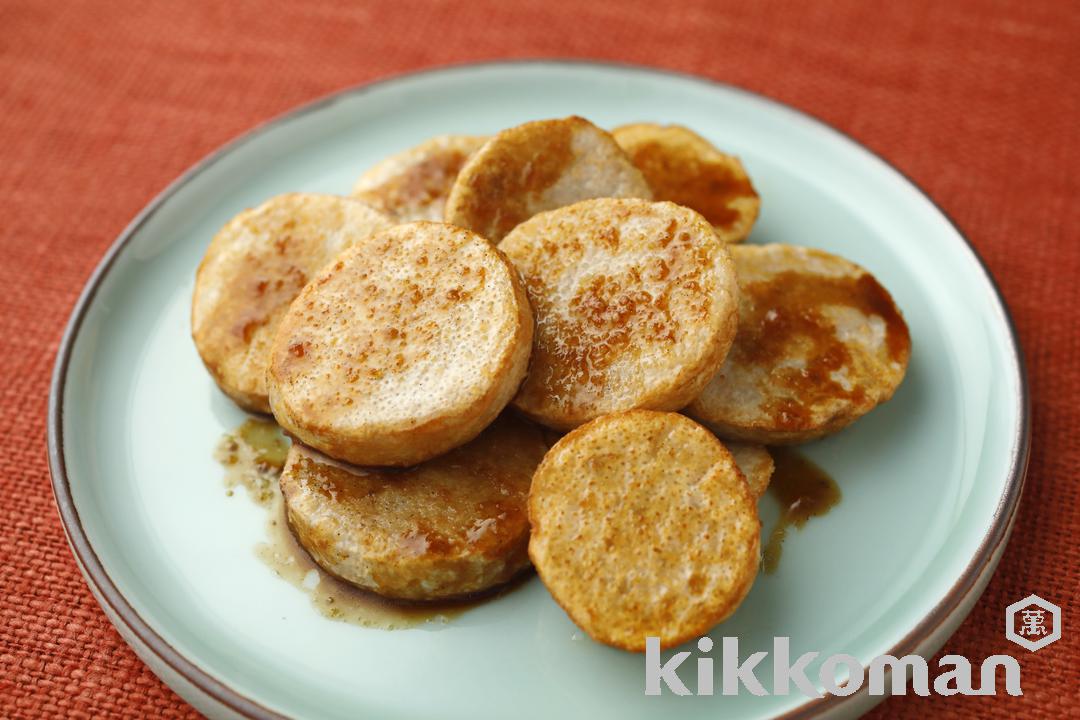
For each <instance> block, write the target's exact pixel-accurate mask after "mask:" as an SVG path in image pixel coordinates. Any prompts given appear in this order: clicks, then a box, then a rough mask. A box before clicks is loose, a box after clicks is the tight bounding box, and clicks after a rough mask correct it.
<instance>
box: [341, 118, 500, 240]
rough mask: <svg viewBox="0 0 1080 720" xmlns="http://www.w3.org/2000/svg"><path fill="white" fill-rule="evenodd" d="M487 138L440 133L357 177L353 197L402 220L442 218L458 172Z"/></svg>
mask: <svg viewBox="0 0 1080 720" xmlns="http://www.w3.org/2000/svg"><path fill="white" fill-rule="evenodd" d="M486 139H487V138H483V137H472V136H467V135H446V136H440V137H435V138H432V139H431V140H428V141H426V142H424V143H421V144H420V145H418V146H417V147H414V148H410V149H408V150H406V151H404V152H401V153H399V154H397V155H393V156H391V157H389V158H386V159H385V160H383V161H382V162H380V163H378V164H377V165H375V166H374V167H372V168H371V169H370V170H368V171H367V172H366V173H364V174H363V175H362V176H361V177H360V179H359V180H357V182H356V185H355V186H354V187H353V193H352V194H353V197H355V198H357V199H359V200H363V201H364V202H366V203H368V204H370V205H371V206H372V207H374V208H376V209H377V210H380V211H381V212H384V213H386V214H387V215H390V216H391V217H393V218H394V219H396V220H398V221H399V222H408V221H410V220H442V219H443V208H444V206H445V205H446V198H447V196H448V195H449V194H450V188H451V187H453V185H454V180H456V179H457V176H458V172H459V171H460V170H461V168H462V166H464V165H465V162H466V161H467V160H468V159H469V158H470V157H471V156H472V154H473V153H474V152H476V150H477V148H479V147H480V146H481V145H483V144H484V142H485V140H486Z"/></svg>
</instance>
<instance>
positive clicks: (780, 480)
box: [764, 447, 842, 574]
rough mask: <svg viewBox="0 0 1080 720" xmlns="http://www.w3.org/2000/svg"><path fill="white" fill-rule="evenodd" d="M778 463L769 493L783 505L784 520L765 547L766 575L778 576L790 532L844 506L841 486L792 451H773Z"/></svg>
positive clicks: (779, 448) (781, 448) (779, 523)
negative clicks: (810, 520) (785, 543)
mask: <svg viewBox="0 0 1080 720" xmlns="http://www.w3.org/2000/svg"><path fill="white" fill-rule="evenodd" d="M769 452H770V453H771V454H772V456H773V461H774V462H775V463H776V469H775V470H774V471H773V475H772V479H771V480H770V481H769V489H768V492H769V493H771V494H772V495H773V497H775V498H776V499H777V500H778V501H779V503H780V508H781V510H780V518H779V519H778V520H777V521H776V527H774V528H773V531H772V533H770V534H769V540H768V542H766V543H765V551H764V568H765V573H766V574H772V573H774V572H776V568H777V567H779V565H780V556H781V554H782V553H783V549H784V547H783V546H784V538H786V537H787V533H788V528H791V527H794V528H801V527H802V526H803V525H805V524H806V521H807V520H809V519H810V518H812V517H821V516H823V515H825V514H827V513H828V512H829V511H830V510H832V509H833V508H834V507H836V506H837V505H838V504H839V503H840V499H841V497H842V495H841V493H840V486H839V485H837V484H836V481H835V480H833V479H832V477H830V476H829V474H828V473H826V472H825V471H824V470H822V469H821V468H820V467H818V466H817V465H815V464H814V463H813V462H811V461H810V460H808V459H807V458H805V457H803V456H802V455H801V454H800V453H798V452H796V451H795V450H792V449H790V448H784V447H770V448H769Z"/></svg>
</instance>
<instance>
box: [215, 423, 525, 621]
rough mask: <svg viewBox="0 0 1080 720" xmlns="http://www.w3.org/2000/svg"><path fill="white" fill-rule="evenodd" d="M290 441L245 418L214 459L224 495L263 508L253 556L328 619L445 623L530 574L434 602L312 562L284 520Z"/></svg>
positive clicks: (272, 427) (274, 428)
mask: <svg viewBox="0 0 1080 720" xmlns="http://www.w3.org/2000/svg"><path fill="white" fill-rule="evenodd" d="M288 449H289V440H288V438H286V437H285V435H284V434H283V433H282V431H281V429H280V428H279V427H278V426H277V424H276V423H275V422H273V421H272V420H266V419H262V418H249V419H248V420H245V421H244V422H243V423H242V424H241V425H240V426H239V427H237V428H236V429H235V430H233V431H232V432H229V433H226V434H225V435H224V436H222V438H221V440H220V441H219V443H218V446H217V448H216V449H215V452H214V458H215V459H216V460H217V461H218V462H220V463H221V464H222V465H223V466H224V467H225V470H226V475H225V487H226V494H228V495H232V494H233V492H234V489H235V488H236V486H238V485H242V486H243V487H245V488H246V489H247V491H248V494H249V496H250V497H251V499H252V500H254V501H255V502H256V503H257V504H259V505H261V506H262V507H264V508H266V509H267V511H268V513H267V522H266V541H265V542H262V543H259V544H258V545H257V546H256V547H255V554H256V556H257V557H258V558H259V559H260V560H261V561H262V562H263V563H264V564H266V566H267V567H269V568H270V569H271V570H273V571H274V573H275V574H276V575H277V576H278V577H280V578H281V579H283V580H285V581H286V582H288V583H289V584H290V585H292V586H294V587H295V588H297V589H298V590H300V591H301V592H303V593H304V594H306V595H307V596H308V597H309V598H310V599H311V604H312V607H314V608H315V610H316V611H317V612H318V613H319V614H321V615H323V616H324V617H326V618H329V619H331V620H338V621H341V622H347V623H351V624H353V625H360V626H362V627H370V628H379V629H384V630H397V629H402V628H409V627H416V626H418V625H423V624H425V623H435V624H439V623H446V622H448V621H449V620H450V619H452V618H454V617H456V616H458V615H460V614H462V613H464V612H465V611H467V610H469V609H470V608H472V607H476V606H477V605H480V604H482V603H484V602H486V601H488V600H491V599H494V598H496V597H500V596H502V595H504V594H506V593H507V592H510V591H511V590H513V589H514V588H516V587H518V586H519V585H521V584H522V583H523V582H524V580H525V579H527V578H528V577H530V576H531V575H532V573H522V574H521V575H519V576H518V577H517V578H515V579H513V580H511V581H510V582H509V583H507V584H506V585H504V586H502V587H500V588H496V589H495V590H494V591H491V592H488V593H485V594H483V595H480V596H476V597H465V598H460V599H455V600H452V601H446V602H437V603H408V602H399V601H393V600H389V599H387V598H383V597H380V596H378V595H376V594H374V593H370V592H367V591H364V590H361V589H359V588H356V587H354V586H352V585H350V584H348V583H346V582H344V581H342V580H339V579H338V578H336V577H334V576H332V575H330V574H329V573H327V572H326V571H325V570H323V569H322V568H321V567H319V566H318V565H316V564H315V562H314V561H313V560H312V559H311V557H310V556H309V555H308V554H307V551H305V550H304V549H303V548H302V547H301V546H300V544H299V543H297V541H296V538H295V537H293V534H292V532H291V530H290V529H289V526H288V522H287V521H286V519H285V503H284V502H283V500H282V497H281V492H280V490H279V489H278V478H279V477H280V475H281V470H282V468H283V467H284V465H285V458H286V455H287V453H288Z"/></svg>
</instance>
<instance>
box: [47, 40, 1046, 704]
mask: <svg viewBox="0 0 1080 720" xmlns="http://www.w3.org/2000/svg"><path fill="white" fill-rule="evenodd" d="M544 65H548V66H557V67H561V68H585V69H609V70H624V71H630V72H634V73H644V74H652V75H660V76H667V77H670V78H675V79H680V80H689V81H692V82H696V83H699V84H702V85H706V86H710V87H713V88H722V89H724V90H727V91H731V92H734V93H735V94H739V95H744V96H747V97H750V98H752V99H755V100H757V101H761V102H764V103H765V104H767V105H770V106H772V107H774V108H776V109H781V110H783V111H785V112H789V113H793V114H795V115H797V116H800V117H801V118H803V119H805V120H808V121H810V122H811V123H812V124H813V125H815V126H816V127H817V128H818V129H821V130H824V131H825V132H828V133H831V134H833V135H837V136H839V137H841V138H843V139H845V140H846V141H848V142H849V143H850V144H852V145H853V146H855V147H856V148H858V149H859V150H861V151H862V152H864V153H866V154H867V155H869V156H871V157H873V158H875V159H876V160H877V161H879V162H880V163H882V164H883V165H884V166H885V167H886V168H887V169H889V170H891V171H892V172H894V173H896V174H897V175H898V176H899V177H901V178H903V179H904V181H905V182H906V183H907V184H908V185H909V186H910V187H911V188H912V189H914V190H915V191H916V192H917V193H918V194H919V195H921V196H922V197H923V198H924V199H925V200H926V201H927V202H928V203H930V205H932V206H933V207H934V209H935V210H936V211H937V212H938V213H939V214H940V215H941V217H942V218H943V219H944V220H945V221H946V222H947V223H948V224H949V225H950V226H951V227H952V229H953V230H954V231H955V233H956V235H957V236H958V237H959V238H960V239H961V240H962V241H963V244H964V246H965V247H966V249H967V252H968V254H969V256H970V257H971V259H972V260H974V262H975V264H976V266H977V267H978V268H979V270H980V271H981V273H982V275H983V279H984V280H985V281H986V283H987V285H988V286H989V288H990V290H991V296H992V298H993V300H994V302H995V305H996V309H997V312H998V315H999V316H1000V319H1001V320H1002V321H1003V325H1004V327H1005V330H1006V336H1007V339H1008V345H1009V348H1008V349H1009V351H1010V355H1011V359H1012V361H1013V362H1012V367H1011V368H1010V369H1011V371H1012V373H1011V374H1012V375H1013V377H1014V379H1015V381H1016V387H1017V388H1018V393H1017V396H1016V397H1015V398H1014V401H1015V403H1016V405H1017V406H1018V407H1017V409H1018V415H1017V422H1016V424H1015V426H1014V427H1013V429H1012V440H1013V443H1012V447H1011V448H1010V453H1009V470H1008V477H1007V480H1006V485H1005V490H1004V492H1003V493H1002V495H1001V498H1000V499H999V500H998V503H997V506H996V507H995V509H994V514H993V517H992V518H991V524H990V528H989V529H988V531H987V533H986V535H985V536H984V537H983V539H982V540H981V541H980V543H979V546H978V547H977V548H976V551H975V554H974V555H973V556H972V559H971V561H970V562H969V563H968V564H967V565H966V566H965V568H964V570H963V572H962V573H961V574H960V575H959V576H958V577H957V579H956V580H955V581H954V582H953V584H952V585H951V587H950V588H949V590H948V591H947V592H946V593H945V595H944V596H943V597H942V598H941V599H940V600H939V601H938V602H937V603H936V604H935V605H934V607H933V608H931V609H930V611H929V612H928V613H927V614H926V615H925V616H924V617H923V618H922V619H921V620H920V621H919V622H918V623H917V624H916V625H915V626H914V627H913V628H911V629H910V630H909V631H908V632H907V634H905V635H904V636H903V638H901V640H900V641H899V642H898V643H897V644H896V645H894V646H893V647H892V648H890V650H889V654H891V655H894V656H897V657H900V656H902V655H907V654H910V653H911V652H915V651H916V650H917V649H918V646H919V645H920V644H921V643H923V642H925V641H928V640H930V639H931V638H933V637H934V636H935V634H936V632H937V631H938V630H939V629H940V628H941V626H943V625H944V624H945V623H946V622H948V621H949V620H950V619H952V617H953V615H954V614H955V613H956V612H957V611H958V610H962V609H963V605H964V601H965V600H966V599H967V598H968V597H969V595H970V594H971V593H972V592H977V595H976V598H975V599H976V600H977V597H978V595H981V594H982V591H983V590H984V589H985V583H986V582H988V581H989V578H990V577H991V576H992V575H993V572H994V571H995V570H996V565H997V559H995V556H998V559H1000V554H999V551H1003V550H1004V545H1005V544H1006V543H1007V542H1008V539H1009V535H1010V534H1011V530H1012V526H1013V522H1014V521H1015V519H1016V514H1017V508H1018V506H1019V503H1020V498H1021V496H1022V494H1023V487H1024V483H1025V480H1026V476H1027V469H1028V462H1029V459H1030V453H1031V392H1030V385H1029V382H1028V373H1027V363H1026V361H1025V358H1024V353H1023V349H1022V347H1021V344H1020V338H1019V334H1018V332H1017V329H1016V324H1015V322H1014V320H1013V317H1012V313H1011V312H1010V310H1009V306H1008V303H1007V302H1006V301H1005V297H1004V295H1003V294H1002V292H1001V288H1000V286H999V285H998V283H997V281H996V280H995V278H994V276H993V275H992V273H991V272H990V269H989V268H988V267H987V265H986V262H985V261H984V260H983V258H982V256H981V255H980V254H979V252H978V251H977V250H976V249H975V246H974V245H973V244H972V242H971V240H970V239H969V238H968V236H967V235H966V234H965V233H964V232H963V230H961V229H960V227H959V225H958V224H957V223H956V221H955V220H954V219H953V218H952V216H950V215H949V214H948V213H947V212H946V211H945V210H944V208H942V207H941V206H940V205H939V204H938V203H937V202H936V201H935V200H934V199H933V198H932V197H931V196H930V194H929V193H927V192H926V190H924V189H923V188H922V187H921V186H920V185H919V184H918V183H916V182H915V181H914V180H913V179H912V178H911V177H910V176H908V175H907V174H906V173H905V172H904V171H903V170H901V169H899V168H898V167H897V166H896V165H894V164H893V163H892V162H890V161H889V160H888V159H886V158H885V157H883V156H882V155H881V154H880V153H878V152H877V151H875V150H873V149H871V148H869V147H867V146H866V145H864V144H863V143H862V142H860V141H858V140H856V139H855V138H853V137H852V136H850V135H848V134H847V133H845V132H843V131H842V130H840V129H838V128H836V127H834V126H833V125H831V124H830V123H828V122H826V121H825V120H823V119H821V118H819V117H817V116H816V115H814V114H813V113H810V112H807V111H805V110H802V109H800V108H797V107H795V106H792V105H789V104H787V103H785V102H782V101H780V100H777V99H775V98H772V97H770V96H768V95H765V94H763V93H760V92H757V91H754V90H749V89H747V88H744V87H741V86H739V85H735V84H732V83H729V82H725V81H720V80H715V79H713V78H708V77H704V76H701V75H695V74H693V73H689V72H684V71H680V70H674V69H671V68H664V67H655V66H650V65H645V64H639V63H629V62H619V61H611V60H595V59H579V58H557V57H556V58H545V57H533V58H517V59H506V60H490V61H479V62H469V61H466V62H460V63H450V64H442V65H435V66H429V67H425V68H420V69H417V70H411V71H406V72H401V73H392V74H387V75H382V76H380V77H377V78H375V79H374V80H371V81H368V82H363V83H359V84H356V85H352V86H348V87H345V88H342V89H339V90H336V91H333V92H330V93H328V94H326V95H323V96H321V97H319V98H316V99H314V100H311V101H308V102H306V103H302V104H300V105H297V106H295V107H293V108H291V109H289V110H286V111H284V112H282V113H279V114H277V115H275V116H274V117H272V118H270V119H268V120H265V121H263V122H261V123H258V124H256V125H255V126H254V127H252V128H251V129H249V130H246V131H244V132H242V133H241V134H240V135H238V136H236V137H234V138H232V139H231V140H228V141H226V142H225V143H224V144H222V145H220V146H218V147H217V148H216V149H214V150H212V151H211V152H209V153H208V154H206V155H204V156H203V157H202V158H201V159H200V160H198V161H197V162H196V163H195V164H193V165H191V166H190V167H189V168H188V169H187V170H185V171H184V172H183V173H181V174H180V175H179V176H178V177H177V178H176V179H174V180H173V181H172V182H170V183H169V184H168V185H167V186H166V187H165V188H164V189H163V190H162V191H161V192H159V193H158V194H157V195H156V196H155V197H154V198H153V199H152V200H151V201H150V202H149V203H147V204H146V205H145V206H144V207H143V209H142V210H140V211H139V213H138V214H137V215H136V216H135V217H134V219H132V220H131V222H130V223H128V225H127V226H126V227H125V228H124V229H123V230H122V231H121V233H120V234H119V235H118V236H117V237H116V239H115V240H114V241H113V242H112V244H111V245H110V246H109V248H108V250H106V252H105V254H104V255H103V256H102V259H101V260H100V261H99V262H98V264H97V266H96V267H95V268H94V271H93V272H92V273H91V275H90V277H89V278H88V279H87V281H86V284H85V285H84V286H83V289H82V291H81V292H80V294H79V297H78V299H77V300H76V302H75V305H74V307H73V309H72V311H71V315H70V318H69V320H68V323H67V325H66V327H65V329H64V334H63V336H62V339H61V341H60V345H59V347H58V349H57V354H56V361H55V363H54V366H53V373H52V378H51V382H50V387H49V404H48V414H47V420H46V428H47V438H46V444H47V449H48V459H49V472H50V475H51V480H52V483H51V484H52V490H53V499H54V501H55V504H56V508H57V511H58V513H59V515H60V520H61V525H62V526H63V529H64V534H65V536H66V538H67V541H68V545H69V547H70V548H71V551H72V554H73V555H74V557H75V560H76V565H77V566H78V567H79V570H80V572H81V573H82V575H83V578H84V580H85V581H86V582H87V583H88V584H89V585H90V588H91V589H92V590H93V591H94V592H93V594H94V595H95V597H96V598H97V599H98V601H99V603H101V604H102V605H107V606H108V607H107V608H104V609H106V610H110V611H111V612H106V617H107V618H109V619H110V622H113V621H112V617H115V618H117V619H119V621H120V622H121V623H123V625H124V629H126V630H127V632H129V633H131V634H132V635H134V636H135V637H136V638H137V639H138V640H139V641H140V642H141V643H142V644H143V645H144V646H145V647H146V648H147V650H148V651H149V652H150V653H152V655H153V657H154V659H155V660H157V661H159V662H161V663H163V664H164V665H165V666H167V667H168V668H169V669H170V670H171V671H172V672H174V673H176V674H178V675H180V677H182V678H183V679H184V680H186V681H187V682H188V683H190V684H191V685H192V686H193V687H194V688H195V689H197V690H198V691H200V692H202V693H203V694H205V695H206V696H208V699H211V700H213V701H215V702H217V703H219V704H220V705H222V706H224V707H225V708H227V709H229V710H231V711H232V712H233V713H236V714H238V715H240V716H242V717H246V718H253V719H254V720H278V719H281V720H286V719H287V717H288V716H286V715H283V714H281V713H279V712H277V711H275V710H272V709H270V708H268V707H266V706H265V705H263V704H261V703H260V702H258V701H256V700H254V699H252V698H250V697H247V696H246V695H244V694H242V693H240V692H239V691H237V690H235V689H233V688H232V687H230V686H229V685H227V684H226V683H224V682H222V681H221V680H218V679H217V678H215V677H214V676H212V675H211V674H210V673H208V672H207V671H205V670H203V669H202V668H201V667H199V666H198V665H197V664H196V663H195V662H194V661H192V660H190V659H188V658H187V657H185V656H184V655H183V654H181V653H180V652H179V651H177V650H176V649H175V648H174V647H172V645H170V644H169V643H168V641H166V640H165V639H164V638H163V637H161V635H159V634H158V633H157V632H156V631H154V629H153V628H151V627H150V625H149V623H147V621H146V620H144V619H143V618H142V616H140V615H139V613H138V612H136V610H135V609H134V608H133V607H132V606H131V604H130V603H129V602H128V600H127V599H126V598H125V597H124V595H123V594H122V593H121V592H120V590H119V589H118V588H117V587H116V585H115V584H114V583H113V581H112V579H111V578H110V577H109V574H108V573H107V572H106V570H105V567H104V565H103V564H102V563H101V560H100V558H98V556H97V552H96V550H95V549H94V547H93V545H92V544H91V543H90V540H89V538H88V537H87V535H86V532H85V530H84V529H83V527H82V523H81V519H80V517H79V512H78V510H77V508H76V507H75V503H74V499H73V497H72V494H71V485H70V480H69V478H68V476H67V463H66V458H65V457H64V451H63V448H64V441H63V411H64V408H63V396H64V389H65V385H66V381H67V375H68V369H69V367H70V362H71V355H72V351H73V348H74V345H75V342H76V340H77V338H78V335H79V331H80V330H81V328H82V325H83V321H84V320H85V318H86V314H87V312H88V310H89V308H90V305H91V304H92V302H93V300H94V298H95V296H96V295H97V291H98V290H99V289H100V287H101V285H102V283H103V281H104V280H105V278H106V277H107V276H108V274H109V272H110V271H111V270H112V268H113V265H114V264H115V262H116V260H117V259H118V258H119V256H120V254H121V253H122V252H123V250H124V249H125V248H126V247H127V246H128V243H129V242H130V241H131V239H132V238H133V237H134V236H135V235H136V234H137V233H138V232H139V230H140V229H141V228H142V226H143V225H144V224H145V223H146V222H147V221H148V220H149V219H150V218H151V217H152V216H153V215H154V214H155V213H156V212H157V211H158V210H159V209H160V208H161V206H162V205H164V204H165V203H166V202H167V201H168V200H169V199H170V198H171V197H172V196H173V195H175V194H176V193H177V192H178V191H179V190H180V189H181V188H183V187H184V186H185V185H187V184H188V183H190V182H191V181H193V180H194V179H195V178H196V177H197V176H199V175H200V174H202V173H203V172H204V171H206V170H207V169H209V168H210V167H211V166H213V165H215V164H216V163H217V162H218V161H220V160H222V159H223V158H225V157H226V156H228V155H230V154H231V153H232V152H234V151H235V150H237V149H238V148H240V147H242V146H243V145H246V144H247V143H249V142H251V141H252V140H254V139H255V138H257V137H259V136H261V135H263V134H265V133H266V132H268V131H270V130H272V129H274V128H276V127H278V126H280V125H284V124H286V123H288V122H291V121H293V120H295V119H298V118H300V117H303V116H305V115H309V114H311V113H314V112H317V111H319V110H322V109H324V108H328V107H330V106H332V105H334V104H336V103H338V102H339V101H341V100H344V99H346V98H351V97H355V96H358V95H363V94H365V93H367V92H369V91H371V90H374V89H376V88H381V87H384V86H387V85H391V84H393V83H396V82H400V81H403V80H410V79H415V78H418V77H422V76H428V77H430V76H436V75H440V74H443V73H453V72H461V71H468V70H474V69H499V68H503V69H513V68H520V67H538V66H544ZM987 569H989V570H990V573H989V574H987V573H986V572H985V571H986V570H987ZM980 584H982V587H979V585H980ZM972 604H973V603H972ZM969 612H970V608H968V609H967V610H966V611H964V612H963V615H962V616H961V617H960V619H959V620H958V621H957V623H958V624H959V622H962V620H963V617H965V616H966V615H967V614H968V613H969ZM110 616H111V617H110ZM113 624H115V623H113ZM117 629H118V630H119V629H120V628H117ZM950 635H951V633H950ZM123 636H124V633H121V637H123ZM124 639H125V642H128V641H127V639H126V638H124ZM128 644H129V645H132V644H131V643H130V642H128ZM133 649H134V646H133ZM139 654H140V655H141V653H139ZM143 660H144V661H146V662H147V665H148V666H149V667H150V669H151V671H153V672H154V673H155V674H156V675H159V677H160V673H159V672H158V670H157V668H155V667H154V665H153V664H152V663H150V662H149V659H148V658H143ZM162 679H163V680H164V678H162ZM166 684H169V683H166ZM172 689H173V690H174V691H175V688H172ZM862 695H863V693H861V692H859V693H855V694H853V695H850V696H844V697H841V696H837V695H825V696H824V697H821V698H811V699H808V700H807V701H806V702H804V703H802V704H800V705H799V706H798V707H796V708H793V709H791V710H789V711H787V712H785V713H784V714H783V715H780V716H779V717H781V718H785V719H787V720H795V718H800V719H801V718H810V717H816V716H819V715H822V714H825V713H828V712H830V711H833V710H835V709H836V708H837V707H838V706H839V705H841V704H844V703H847V702H851V701H853V700H855V699H856V698H859V697H860V696H862ZM184 699H185V701H186V700H187V698H184Z"/></svg>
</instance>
